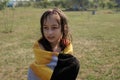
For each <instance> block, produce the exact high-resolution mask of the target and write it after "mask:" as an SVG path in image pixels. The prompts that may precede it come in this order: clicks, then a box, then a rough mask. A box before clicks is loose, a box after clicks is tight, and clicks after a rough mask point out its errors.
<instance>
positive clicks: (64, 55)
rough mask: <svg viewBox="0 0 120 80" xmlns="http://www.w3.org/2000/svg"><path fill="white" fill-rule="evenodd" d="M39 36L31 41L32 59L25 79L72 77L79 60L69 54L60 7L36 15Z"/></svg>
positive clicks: (66, 32)
mask: <svg viewBox="0 0 120 80" xmlns="http://www.w3.org/2000/svg"><path fill="white" fill-rule="evenodd" d="M40 25H41V29H40V30H41V34H42V37H41V38H40V39H39V40H38V41H36V42H35V44H34V47H33V50H34V54H35V61H34V62H33V63H32V64H31V65H30V67H29V70H28V80H76V77H77V74H78V71H79V61H78V60H77V59H76V58H75V57H74V56H73V47H72V44H71V36H70V34H69V29H68V23H67V18H66V16H65V14H64V13H63V12H62V11H61V10H60V9H50V10H47V11H45V12H44V13H43V15H42V16H41V19H40Z"/></svg>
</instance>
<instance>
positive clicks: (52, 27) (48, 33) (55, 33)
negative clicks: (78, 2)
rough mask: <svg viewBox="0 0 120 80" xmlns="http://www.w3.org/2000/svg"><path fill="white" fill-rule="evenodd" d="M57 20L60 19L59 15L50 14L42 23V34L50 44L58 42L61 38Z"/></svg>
mask: <svg viewBox="0 0 120 80" xmlns="http://www.w3.org/2000/svg"><path fill="white" fill-rule="evenodd" d="M57 20H60V17H59V15H55V14H52V15H49V16H48V17H47V19H45V20H44V23H43V34H44V36H45V38H46V39H47V40H48V41H49V42H50V43H51V44H57V43H59V42H60V40H61V38H62V33H61V25H60V24H59V23H58V21H57Z"/></svg>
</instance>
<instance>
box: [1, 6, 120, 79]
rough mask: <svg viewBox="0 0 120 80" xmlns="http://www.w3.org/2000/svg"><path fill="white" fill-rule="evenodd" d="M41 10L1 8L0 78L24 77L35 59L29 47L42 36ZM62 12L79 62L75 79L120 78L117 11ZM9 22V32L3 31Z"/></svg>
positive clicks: (25, 77)
mask: <svg viewBox="0 0 120 80" xmlns="http://www.w3.org/2000/svg"><path fill="white" fill-rule="evenodd" d="M43 11H45V9H35V8H15V10H14V11H12V12H11V14H8V13H9V11H8V10H6V11H4V12H3V11H0V59H1V60H0V79H3V80H18V79H19V80H27V69H28V67H29V65H30V63H31V62H32V61H33V60H34V55H33V51H32V47H33V44H34V42H35V41H36V40H38V39H39V38H40V36H41V35H40V31H39V30H40V26H39V24H40V23H39V18H40V16H41V15H42V13H43ZM65 13H66V15H67V16H68V20H69V26H70V31H71V33H72V36H73V46H74V53H75V56H76V57H77V58H78V59H79V60H80V65H81V68H80V72H79V75H78V80H119V79H120V75H119V73H120V60H119V59H120V27H119V26H120V22H119V21H120V13H116V12H113V11H112V13H110V14H109V13H107V12H106V11H104V10H102V11H97V13H96V15H92V14H91V12H90V11H89V12H80V11H77V12H73V11H68V12H67V11H65ZM5 14H7V15H6V16H5ZM13 14H14V15H13ZM1 25H2V26H1ZM9 25H10V26H11V25H12V32H8V31H6V29H7V28H9ZM6 32H7V33H6Z"/></svg>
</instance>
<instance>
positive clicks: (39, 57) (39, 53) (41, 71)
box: [30, 42, 73, 80]
mask: <svg viewBox="0 0 120 80" xmlns="http://www.w3.org/2000/svg"><path fill="white" fill-rule="evenodd" d="M33 50H34V55H35V61H34V62H33V63H32V64H31V65H30V68H31V69H32V70H33V72H34V73H35V74H36V75H37V76H38V77H39V78H40V79H41V80H50V78H51V76H52V73H53V70H52V69H50V68H49V67H47V66H46V65H47V64H49V63H50V62H51V60H52V56H53V55H54V54H53V52H50V51H45V50H43V49H41V48H40V46H39V43H38V42H36V43H35V44H34V47H33ZM62 52H63V53H65V54H72V53H73V47H72V44H70V45H69V46H67V47H66V48H65V49H64V50H63V51H62Z"/></svg>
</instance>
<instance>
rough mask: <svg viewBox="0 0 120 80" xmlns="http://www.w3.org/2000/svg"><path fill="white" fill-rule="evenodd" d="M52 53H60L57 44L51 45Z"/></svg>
mask: <svg viewBox="0 0 120 80" xmlns="http://www.w3.org/2000/svg"><path fill="white" fill-rule="evenodd" d="M51 46H52V50H53V52H60V51H61V48H60V46H59V43H57V44H51Z"/></svg>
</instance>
